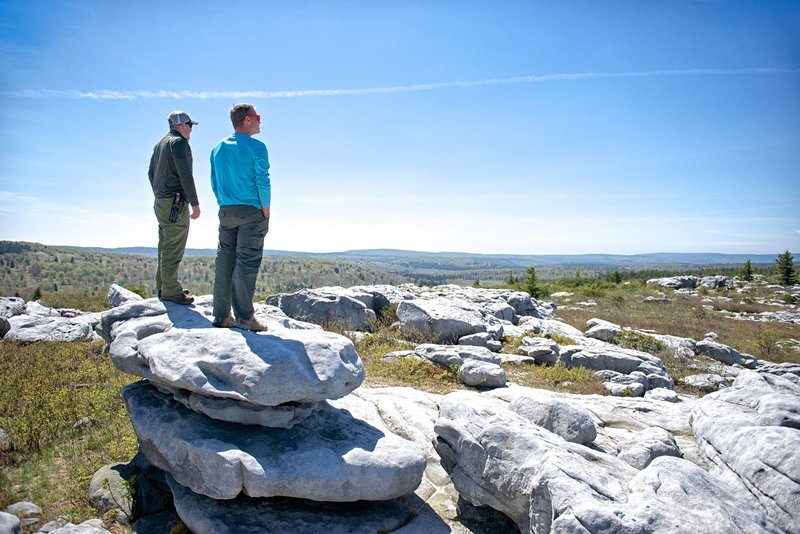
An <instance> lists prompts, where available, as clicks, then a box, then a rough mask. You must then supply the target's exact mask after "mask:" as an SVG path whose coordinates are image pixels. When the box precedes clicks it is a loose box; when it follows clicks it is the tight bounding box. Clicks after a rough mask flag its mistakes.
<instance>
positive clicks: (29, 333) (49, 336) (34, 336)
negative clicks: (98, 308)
mask: <svg viewBox="0 0 800 534" xmlns="http://www.w3.org/2000/svg"><path fill="white" fill-rule="evenodd" d="M8 322H9V323H10V324H11V329H10V330H9V332H8V333H7V334H6V335H5V337H4V339H8V340H11V341H18V342H20V343H33V342H35V341H91V340H94V339H97V336H96V335H95V333H94V327H95V325H96V324H97V319H96V316H94V315H82V316H80V317H76V318H68V317H55V316H54V317H37V316H31V315H15V316H13V317H11V318H10V319H9V321H8Z"/></svg>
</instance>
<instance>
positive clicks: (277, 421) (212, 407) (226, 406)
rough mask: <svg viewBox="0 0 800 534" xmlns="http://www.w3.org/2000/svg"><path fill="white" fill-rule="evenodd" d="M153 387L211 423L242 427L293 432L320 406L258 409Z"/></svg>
mask: <svg viewBox="0 0 800 534" xmlns="http://www.w3.org/2000/svg"><path fill="white" fill-rule="evenodd" d="M153 385H154V386H155V387H156V388H157V389H158V390H159V391H161V392H163V393H168V394H170V395H172V397H173V398H174V399H175V400H176V401H178V402H180V403H181V404H183V405H184V406H186V407H187V408H190V409H192V410H194V411H195V412H197V413H201V414H203V415H207V416H208V417H211V418H212V419H219V420H220V421H229V422H232V423H241V424H244V425H259V426H266V427H270V428H292V427H293V426H294V425H296V424H297V423H300V422H301V421H304V420H305V419H307V418H308V417H309V416H310V415H312V414H313V413H314V412H315V411H317V410H318V409H319V407H320V403H319V402H287V403H284V404H279V405H277V406H260V405H258V404H252V403H249V402H245V401H239V400H234V399H224V398H216V397H209V396H206V395H201V394H198V393H192V392H191V391H186V390H184V389H176V388H171V387H169V386H165V385H163V384H158V383H153Z"/></svg>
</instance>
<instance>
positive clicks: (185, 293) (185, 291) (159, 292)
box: [158, 289, 189, 298]
mask: <svg viewBox="0 0 800 534" xmlns="http://www.w3.org/2000/svg"><path fill="white" fill-rule="evenodd" d="M183 294H184V295H188V294H189V290H188V289H184V290H183ZM158 298H161V290H160V289H159V290H158Z"/></svg>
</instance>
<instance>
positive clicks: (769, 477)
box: [691, 372, 800, 532]
mask: <svg viewBox="0 0 800 534" xmlns="http://www.w3.org/2000/svg"><path fill="white" fill-rule="evenodd" d="M691 426H692V430H693V431H694V433H695V436H696V437H697V448H698V451H699V452H700V454H701V455H702V456H703V458H705V459H706V460H707V461H708V463H709V465H710V466H711V469H710V471H711V473H712V474H715V475H717V476H719V477H720V478H721V479H722V480H725V481H726V482H728V483H730V484H732V485H733V486H736V487H738V488H740V489H741V490H742V491H743V492H747V493H748V494H750V495H752V496H753V498H754V499H755V500H757V501H758V503H759V504H760V505H761V506H762V507H763V509H765V510H766V511H767V512H768V513H769V515H770V516H771V517H772V518H774V519H775V521H776V522H777V523H778V525H780V526H781V527H782V528H783V529H785V531H786V532H800V480H798V473H800V386H797V385H796V384H794V383H793V382H790V381H788V380H785V379H782V378H779V377H775V376H772V375H760V374H756V373H752V372H743V373H742V374H740V375H739V376H738V377H737V378H736V380H734V382H733V385H732V386H731V387H730V388H726V389H723V390H721V391H718V392H716V393H711V394H709V395H706V396H705V397H703V398H701V399H700V400H698V401H697V403H696V404H695V408H694V410H693V412H692V416H691Z"/></svg>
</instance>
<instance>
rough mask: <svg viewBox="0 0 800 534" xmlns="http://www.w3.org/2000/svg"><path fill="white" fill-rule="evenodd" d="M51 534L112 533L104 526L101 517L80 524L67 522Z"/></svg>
mask: <svg viewBox="0 0 800 534" xmlns="http://www.w3.org/2000/svg"><path fill="white" fill-rule="evenodd" d="M51 534H111V533H110V532H109V531H108V530H106V529H105V528H103V522H102V521H101V520H99V519H88V520H86V521H84V522H83V523H81V524H80V525H74V524H72V523H67V524H66V525H64V526H63V527H61V528H59V529H56V530H53V531H52V533H51Z"/></svg>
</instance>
